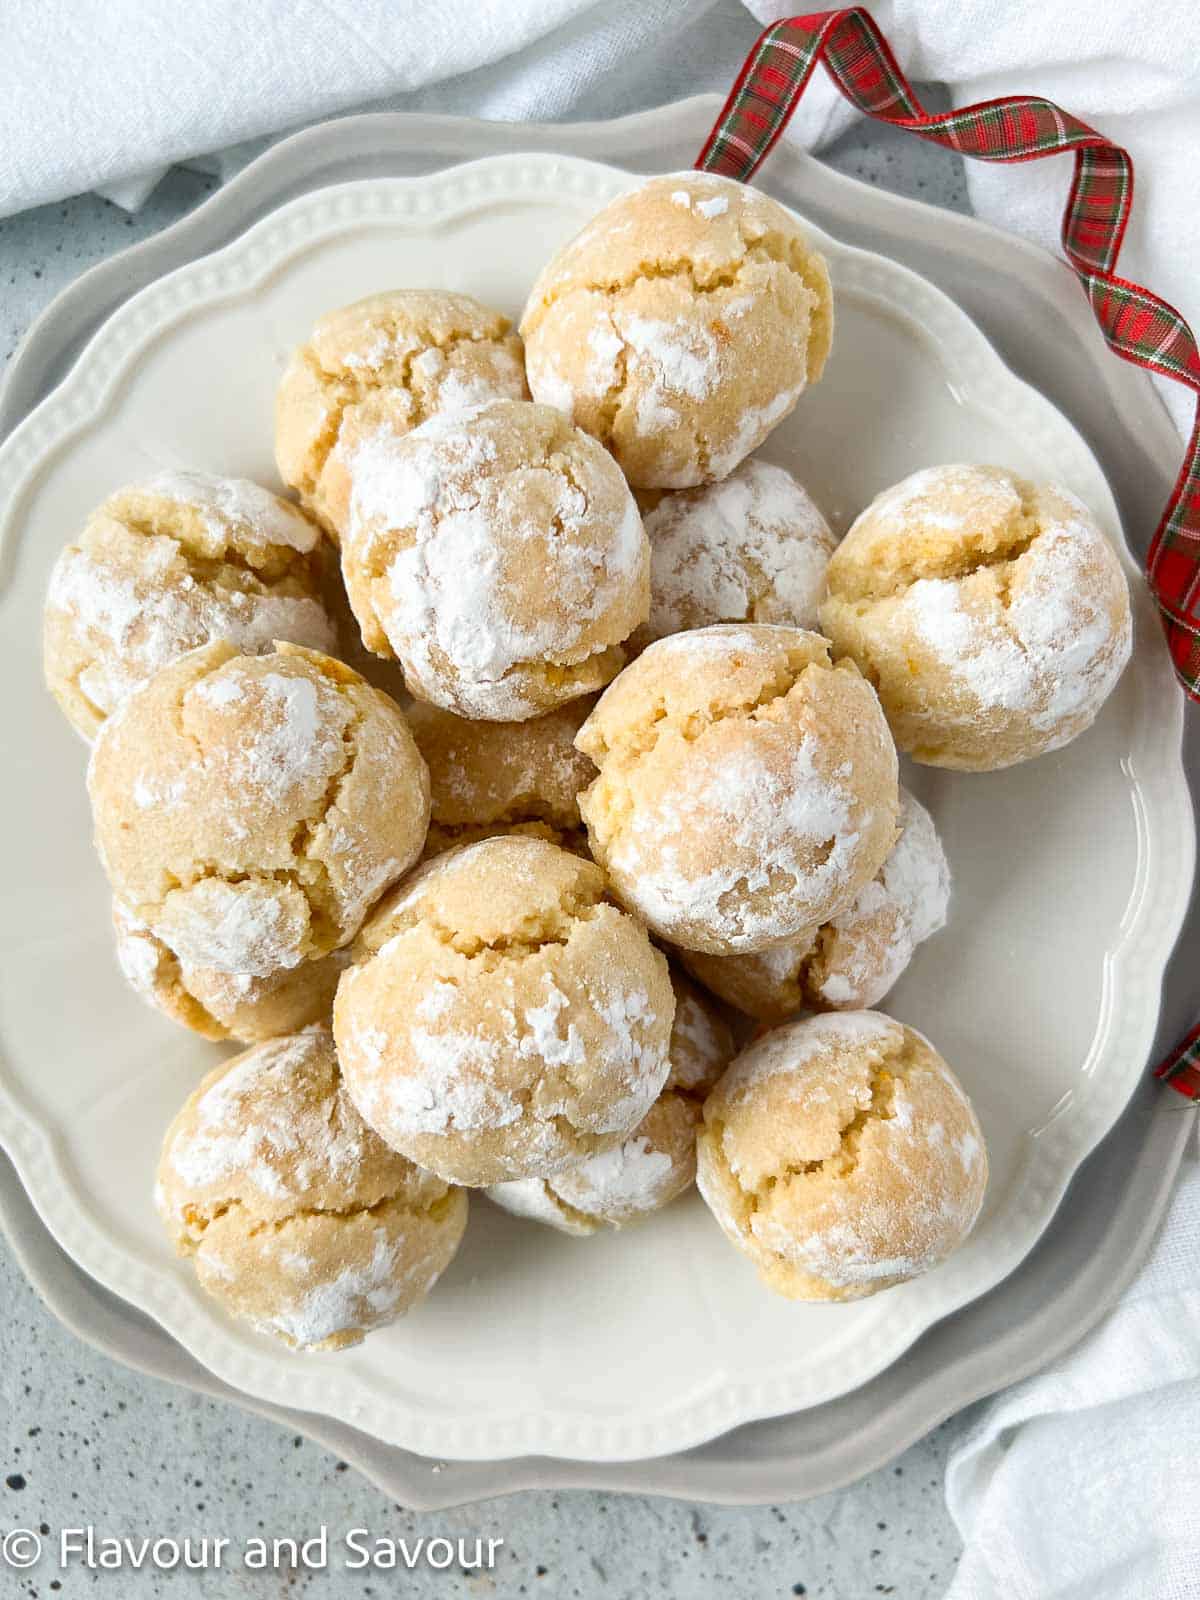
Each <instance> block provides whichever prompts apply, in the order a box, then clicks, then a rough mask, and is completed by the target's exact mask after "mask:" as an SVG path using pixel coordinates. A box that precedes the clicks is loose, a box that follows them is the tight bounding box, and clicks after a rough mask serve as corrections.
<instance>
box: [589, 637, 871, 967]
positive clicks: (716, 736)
mask: <svg viewBox="0 0 1200 1600" xmlns="http://www.w3.org/2000/svg"><path fill="white" fill-rule="evenodd" d="M577 743H578V745H579V748H580V749H581V750H583V751H584V752H585V753H586V754H587V755H589V756H591V758H592V760H593V761H594V762H595V763H596V765H597V767H598V768H599V776H598V777H597V778H596V780H595V782H594V783H592V784H591V785H590V787H589V788H588V789H586V790H585V791H584V792H583V794H582V795H581V796H580V810H581V812H582V814H583V818H584V821H585V822H586V824H587V829H588V837H589V839H590V842H591V846H592V853H593V855H594V856H595V857H596V859H597V861H599V862H600V863H601V864H602V865H603V867H604V869H605V871H606V872H607V873H608V875H609V878H610V880H611V881H612V883H613V885H614V887H615V889H616V892H617V893H618V894H619V896H620V897H621V899H622V901H623V902H624V903H625V904H627V905H628V906H630V907H631V908H632V909H634V910H636V911H637V913H638V914H639V916H641V917H642V918H643V920H644V921H645V922H646V923H647V925H648V926H649V927H650V928H651V929H652V930H653V931H654V932H655V933H656V934H658V935H659V936H660V937H661V938H664V939H667V940H669V941H670V942H671V943H672V944H675V945H678V946H680V947H682V948H684V949H692V950H702V951H707V952H709V953H711V954H722V955H724V954H732V953H734V952H740V951H752V950H763V949H769V948H770V947H771V946H772V945H776V944H781V943H783V942H785V941H786V940H789V939H795V938H797V937H798V936H799V935H801V934H802V933H804V932H806V931H808V930H809V929H811V928H813V927H814V926H816V925H818V924H819V923H821V922H822V921H824V920H826V918H827V917H828V916H830V915H831V914H832V913H833V911H834V910H835V909H837V907H839V906H841V905H844V904H846V903H847V902H849V901H850V900H852V899H853V897H854V895H855V894H857V892H858V890H859V889H860V888H861V887H862V886H863V885H864V884H865V883H866V882H868V881H869V880H870V878H872V877H873V876H874V874H875V873H876V872H877V871H878V869H879V867H880V866H881V865H882V863H883V860H884V858H885V857H886V855H887V853H888V851H889V850H890V849H891V846H892V843H893V840H894V838H895V819H896V812H897V806H898V784H897V763H896V752H895V747H894V745H893V743H892V739H891V735H890V733H889V732H888V729H887V724H886V723H885V721H884V719H883V714H882V712H881V711H880V708H879V703H878V701H877V699H876V697H875V694H874V691H873V690H872V689H871V687H870V685H869V684H867V683H866V682H865V681H864V679H863V678H862V677H861V676H860V675H859V673H858V671H857V669H856V668H855V667H854V666H853V665H852V664H851V663H849V662H845V663H843V662H839V663H837V664H836V665H834V664H833V663H832V662H831V660H830V655H829V646H828V643H827V641H826V640H824V639H822V638H820V636H819V635H817V634H813V633H806V632H804V631H802V630H800V629H796V628H785V627H773V626H768V625H761V624H760V625H757V626H744V627H743V626H733V625H721V626H716V627H711V628H701V629H697V630H696V631H694V632H692V633H686V634H676V635H673V636H672V637H670V638H667V639H660V640H659V641H658V642H657V643H656V644H653V645H651V646H650V647H649V648H648V649H647V650H646V651H645V652H644V653H643V654H642V655H641V656H640V657H639V658H638V659H637V660H636V661H635V662H633V663H632V664H631V665H630V666H629V667H627V668H626V670H625V671H624V672H623V673H622V674H621V676H620V677H619V678H618V679H617V680H616V682H615V683H614V684H613V685H612V686H611V687H610V688H609V689H608V690H607V692H606V693H605V694H604V695H603V696H602V697H601V699H600V701H599V703H598V704H597V706H596V709H595V710H594V711H593V712H592V715H591V716H590V717H589V718H588V720H587V722H586V723H585V724H584V725H583V727H582V729H581V730H580V733H579V737H578V740H577Z"/></svg>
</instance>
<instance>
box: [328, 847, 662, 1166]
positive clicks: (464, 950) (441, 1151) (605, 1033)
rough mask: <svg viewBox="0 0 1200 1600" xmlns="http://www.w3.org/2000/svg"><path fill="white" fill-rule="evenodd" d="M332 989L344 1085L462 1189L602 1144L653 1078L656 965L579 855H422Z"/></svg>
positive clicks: (623, 1126) (618, 1130)
mask: <svg viewBox="0 0 1200 1600" xmlns="http://www.w3.org/2000/svg"><path fill="white" fill-rule="evenodd" d="M354 954H355V957H356V964H355V965H354V966H353V967H352V968H351V969H350V970H349V971H348V972H347V973H346V974H345V976H344V977H343V978H342V980H341V983H340V984H339V986H338V992H337V998H336V1000H335V1003H334V1032H335V1035H336V1037H337V1041H338V1053H339V1056H340V1059H341V1061H342V1066H343V1070H344V1072H345V1074H346V1080H347V1083H348V1085H349V1088H350V1091H351V1093H352V1094H353V1096H354V1099H355V1103H356V1104H357V1105H358V1107H359V1109H360V1111H361V1112H362V1114H363V1116H364V1117H365V1118H366V1119H367V1121H368V1122H369V1123H370V1124H371V1126H372V1127H373V1128H375V1130H376V1131H377V1132H378V1133H379V1135H380V1136H381V1137H382V1138H383V1139H385V1140H387V1142H388V1143H389V1144H391V1145H392V1146H393V1147H394V1148H395V1149H397V1150H400V1151H402V1152H403V1153H404V1154H406V1155H407V1156H409V1158H410V1159H411V1160H414V1161H417V1162H419V1163H420V1164H421V1165H422V1166H425V1167H428V1168H429V1169H430V1170H431V1171H433V1172H438V1173H440V1174H441V1175H443V1176H444V1177H446V1178H448V1179H450V1180H451V1181H453V1182H458V1183H464V1184H467V1185H469V1186H473V1187H484V1186H486V1185H488V1184H492V1183H498V1182H502V1181H504V1180H507V1179H509V1178H518V1177H529V1176H547V1175H549V1174H551V1173H554V1172H558V1171H561V1170H563V1169H564V1168H565V1167H567V1166H569V1165H571V1164H572V1163H574V1162H578V1161H579V1160H581V1159H582V1158H583V1157H585V1156H587V1155H589V1154H592V1153H594V1152H597V1151H600V1150H605V1149H609V1148H612V1147H613V1146H614V1145H616V1144H618V1143H620V1142H621V1140H622V1139H623V1138H624V1137H625V1136H626V1135H627V1134H628V1133H629V1132H630V1131H631V1130H632V1129H633V1128H634V1127H636V1125H637V1124H638V1122H640V1120H641V1119H642V1117H643V1116H644V1115H645V1114H646V1112H647V1111H648V1110H649V1108H650V1105H651V1104H652V1102H653V1101H654V1099H655V1097H656V1096H657V1095H658V1093H659V1091H660V1090H661V1088H662V1087H663V1084H664V1082H665V1080H666V1077H667V1073H668V1071H669V1055H668V1043H669V1039H670V1032H671V1023H672V1017H673V1014H674V998H673V995H672V992H671V986H670V981H669V978H668V973H667V964H666V960H665V958H664V957H663V956H662V955H661V954H660V953H659V952H658V951H657V950H655V949H654V948H653V946H652V945H651V944H650V941H649V939H648V938H647V936H646V933H645V931H644V930H643V929H642V928H641V927H640V926H639V925H638V924H637V923H636V922H635V921H634V919H633V918H632V917H629V916H627V915H626V914H625V913H624V912H623V911H620V910H618V908H617V907H616V906H614V905H612V904H610V903H609V902H608V901H607V900H606V899H605V884H604V877H603V874H602V873H601V872H600V870H599V868H597V867H596V866H595V865H594V864H593V863H591V862H590V861H584V860H581V859H580V858H579V857H577V856H574V855H571V854H569V853H568V852H567V851H564V850H560V849H558V848H556V847H555V846H553V845H550V844H547V843H545V842H544V841H542V840H537V839H530V838H527V837H519V836H505V837H498V838H493V839H488V840H485V841H483V842H482V843H480V844H476V845H469V846H467V847H465V848H462V849H458V850H454V851H451V852H448V853H447V854H445V855H443V856H439V857H438V858H436V859H435V860H433V861H431V862H428V863H427V864H426V865H425V866H424V867H422V868H421V869H420V870H419V872H417V873H415V874H414V875H413V877H412V878H411V879H409V880H408V882H407V883H406V884H403V885H401V886H400V888H399V890H397V891H396V892H395V893H394V894H393V895H392V896H390V897H389V898H388V900H386V901H385V902H384V904H383V905H382V906H381V907H380V908H379V910H378V912H377V913H376V914H375V915H374V916H373V917H372V918H371V919H370V921H369V922H368V923H367V925H366V927H365V928H364V929H363V932H362V934H361V936H360V938H359V940H358V942H357V944H356V945H355V949H354Z"/></svg>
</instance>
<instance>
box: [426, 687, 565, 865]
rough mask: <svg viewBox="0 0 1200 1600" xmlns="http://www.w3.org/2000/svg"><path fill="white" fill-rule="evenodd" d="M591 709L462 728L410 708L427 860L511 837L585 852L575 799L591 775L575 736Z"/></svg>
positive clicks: (436, 713)
mask: <svg viewBox="0 0 1200 1600" xmlns="http://www.w3.org/2000/svg"><path fill="white" fill-rule="evenodd" d="M590 709H591V701H590V700H583V701H579V700H576V701H573V702H572V703H571V704H570V705H565V706H560V707H559V708H558V710H556V711H550V712H547V713H546V715H545V716H542V717H532V718H530V720H529V721H528V722H468V721H467V720H466V719H465V718H463V717H456V716H454V715H453V713H451V712H449V711H442V710H440V709H439V708H438V707H437V706H431V705H429V704H427V703H425V702H422V701H420V700H418V701H415V702H414V703H413V705H412V707H411V708H410V710H409V713H408V721H409V726H410V727H411V729H412V734H413V738H414V739H415V740H416V741H417V748H418V749H419V750H420V752H421V754H422V755H423V756H424V758H425V763H426V765H427V766H428V768H429V784H430V807H431V816H432V821H431V823H430V828H429V836H428V838H427V839H426V841H425V853H426V855H439V854H440V853H441V852H442V851H443V850H448V849H450V848H451V846H452V845H456V844H473V843H475V842H476V841H477V840H479V839H483V838H488V837H490V836H491V835H492V834H495V833H507V832H510V831H520V832H523V833H530V834H531V835H533V836H534V837H541V838H545V839H549V840H551V841H552V842H553V843H558V844H566V845H567V847H569V848H578V847H582V848H583V849H584V850H586V845H585V844H584V841H583V823H582V821H581V820H580V816H579V791H580V790H581V789H582V788H583V787H584V786H585V785H586V784H587V783H588V782H589V781H590V780H591V779H592V778H593V777H595V774H596V769H595V767H593V765H592V763H591V762H590V761H589V760H588V758H587V756H585V755H584V754H583V752H582V751H580V750H576V748H575V735H576V734H577V733H578V732H579V727H580V724H581V723H582V722H583V720H584V718H585V717H586V716H587V714H588V712H589V710H590Z"/></svg>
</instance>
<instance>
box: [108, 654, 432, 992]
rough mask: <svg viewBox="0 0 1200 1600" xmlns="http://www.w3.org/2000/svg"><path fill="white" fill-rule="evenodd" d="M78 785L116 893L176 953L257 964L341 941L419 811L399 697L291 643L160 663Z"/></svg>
mask: <svg viewBox="0 0 1200 1600" xmlns="http://www.w3.org/2000/svg"><path fill="white" fill-rule="evenodd" d="M88 791H89V793H90V795H91V800H92V811H93V815H94V817H95V823H96V843H97V846H98V848H99V850H100V856H101V860H102V862H103V863H104V867H105V870H106V871H107V873H108V876H109V881H110V882H111V884H112V887H113V890H114V892H115V894H116V895H117V898H118V899H119V900H121V902H122V903H123V904H124V905H125V906H127V907H128V908H129V910H130V911H131V912H132V913H133V915H134V916H135V917H136V918H137V919H138V920H139V921H140V922H143V923H145V924H146V925H147V926H148V927H149V928H151V929H152V930H153V932H154V933H155V935H156V936H157V937H158V938H159V939H161V940H162V941H163V943H164V944H166V945H167V946H168V948H169V949H171V950H172V951H174V953H175V954H176V955H177V956H178V957H179V959H180V960H181V961H182V962H185V963H187V964H188V965H189V966H191V967H214V968H216V969H217V970H218V971H221V972H229V973H241V974H246V975H249V976H251V977H257V978H270V977H272V976H273V975H274V974H276V973H278V972H280V971H281V970H283V969H284V968H290V967H298V966H299V965H300V964H301V963H302V962H305V961H309V960H311V959H313V958H314V957H318V956H323V955H327V954H328V953H329V952H330V951H331V950H334V949H336V948H337V947H338V946H340V945H343V944H346V943H348V942H349V940H350V939H352V938H353V937H354V935H355V934H356V933H357V932H358V929H359V927H360V926H361V924H362V921H363V919H364V917H365V916H366V914H367V912H368V911H369V910H370V908H371V906H372V905H373V904H374V903H375V901H376V900H377V899H378V898H379V896H380V895H381V894H382V893H383V891H384V890H385V889H386V888H387V887H388V885H389V884H391V883H393V882H395V880H396V879H397V878H399V877H400V876H401V874H402V873H404V872H405V871H406V870H407V869H408V867H409V866H411V865H412V863H413V862H414V861H415V860H416V858H417V856H418V855H419V854H420V851H421V846H422V845H423V844H424V842H425V829H426V827H427V825H428V821H429V774H428V772H427V771H426V769H425V763H424V762H423V761H422V760H421V757H420V754H419V753H418V751H417V748H416V746H415V745H414V743H413V740H412V735H411V734H410V733H409V731H408V725H407V723H406V722H405V720H404V716H403V714H402V712H401V711H400V710H399V708H398V707H397V706H396V705H394V704H393V703H392V701H390V700H389V699H388V698H387V696H386V695H384V694H381V693H380V692H379V690H377V689H373V688H371V686H370V685H369V684H368V683H366V682H364V680H363V679H362V678H360V677H359V676H358V674H357V673H355V672H352V671H351V670H350V668H349V667H347V666H344V665H343V664H342V662H340V661H334V660H333V659H332V658H331V657H329V656H324V655H320V654H318V653H317V652H316V651H314V650H301V649H299V648H297V647H295V646H292V645H279V646H277V647H276V649H275V650H274V651H273V652H272V653H271V654H268V655H260V656H241V655H239V654H238V653H237V651H236V650H234V649H233V647H232V646H231V645H227V644H213V645H208V646H206V647H205V648H204V649H201V650H193V651H192V652H191V653H190V654H189V655H186V656H184V657H182V658H181V659H180V660H179V661H176V662H175V663H173V664H172V665H171V666H169V667H164V668H163V670H162V671H161V672H159V673H158V674H157V675H156V676H155V677H154V678H153V679H151V681H150V683H148V684H147V685H146V687H145V688H144V689H141V690H139V691H138V692H137V694H135V695H133V696H131V698H130V699H129V700H127V701H126V702H125V704H124V706H123V707H122V708H121V710H120V711H119V712H117V713H116V715H115V716H114V717H111V718H110V719H109V720H108V722H107V723H106V724H105V726H104V728H103V729H102V730H101V733H100V735H99V737H98V738H97V740H96V744H95V748H94V749H93V752H92V761H91V767H90V769H89V773H88Z"/></svg>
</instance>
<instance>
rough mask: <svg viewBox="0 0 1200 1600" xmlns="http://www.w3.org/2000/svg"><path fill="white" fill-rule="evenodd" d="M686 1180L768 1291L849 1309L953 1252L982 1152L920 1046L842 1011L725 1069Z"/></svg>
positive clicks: (982, 1175)
mask: <svg viewBox="0 0 1200 1600" xmlns="http://www.w3.org/2000/svg"><path fill="white" fill-rule="evenodd" d="M697 1181H698V1183H699V1186H700V1192H701V1194H702V1195H703V1196H704V1198H705V1200H706V1201H707V1203H708V1206H709V1209H710V1210H711V1211H712V1213H713V1215H714V1217H715V1218H716V1220H717V1222H718V1223H719V1224H720V1226H721V1228H722V1229H723V1231H724V1232H725V1234H726V1235H727V1236H728V1238H729V1239H730V1240H731V1241H732V1242H733V1243H734V1244H735V1245H737V1247H738V1248H739V1249H740V1250H742V1251H743V1252H744V1253H745V1254H746V1255H748V1256H749V1257H750V1259H751V1260H752V1261H753V1262H754V1264H755V1265H756V1266H757V1268H758V1270H759V1274H760V1276H761V1277H762V1279H763V1281H764V1283H766V1284H767V1286H768V1287H769V1288H771V1289H773V1290H774V1291H775V1292H776V1293H777V1294H782V1295H785V1296H787V1297H788V1298H790V1299H797V1300H856V1299H861V1298H862V1297H863V1296H865V1295H870V1294H874V1293H876V1292H877V1291H878V1290H880V1289H886V1288H888V1287H890V1286H891V1285H892V1284H896V1283H901V1282H903V1281H904V1280H905V1279H908V1278H913V1277H916V1276H918V1275H919V1274H920V1273H923V1272H927V1271H928V1270H929V1269H930V1268H931V1267H934V1266H936V1265H937V1264H938V1263H939V1262H941V1261H943V1260H945V1259H946V1257H947V1256H949V1255H950V1254H951V1253H952V1252H953V1251H954V1250H956V1249H957V1248H958V1246H959V1245H960V1244H961V1243H962V1242H963V1240H964V1239H965V1238H966V1236H967V1235H968V1233H969V1232H970V1231H971V1228H972V1227H973V1226H974V1224H975V1220H976V1218H977V1217H978V1215H979V1210H980V1207H981V1206H982V1204H983V1196H984V1190H985V1188H986V1186H987V1155H986V1152H985V1150H984V1144H983V1135H982V1132H981V1131H980V1128H979V1123H978V1120H977V1119H976V1116H975V1113H974V1111H973V1110H972V1108H971V1104H970V1102H969V1100H968V1099H967V1097H966V1095H965V1093H964V1092H963V1090H962V1088H961V1086H960V1085H959V1083H958V1080H957V1079H956V1078H955V1076H954V1074H953V1073H952V1072H951V1071H950V1069H949V1067H948V1066H947V1065H946V1063H945V1062H944V1061H943V1060H942V1058H941V1056H939V1055H938V1053H937V1052H936V1050H934V1049H933V1047H932V1046H931V1045H930V1044H929V1042H928V1040H926V1039H924V1038H922V1036H921V1035H920V1034H918V1033H916V1032H915V1031H914V1030H913V1029H911V1028H906V1027H905V1026H904V1025H903V1024H902V1023H898V1022H894V1021H892V1019H891V1018H890V1017H885V1016H883V1015H882V1014H881V1013H879V1012H876V1011H847V1012H840V1013H837V1014H834V1015H829V1016H822V1017H811V1018H809V1019H807V1020H806V1021H801V1022H793V1023H790V1024H788V1025H787V1026H786V1027H782V1028H776V1029H774V1030H773V1031H772V1032H771V1033H768V1034H766V1035H765V1036H764V1037H763V1038H762V1039H760V1040H759V1041H758V1042H757V1043H756V1044H754V1045H752V1046H751V1047H750V1048H749V1049H747V1050H745V1051H743V1052H742V1054H741V1055H740V1056H739V1057H738V1058H737V1059H736V1060H735V1061H734V1063H733V1065H732V1066H731V1067H730V1068H729V1070H728V1072H727V1073H726V1074H725V1076H724V1077H723V1078H722V1079H721V1081H720V1083H719V1084H718V1085H717V1087H716V1089H714V1091H713V1092H712V1094H711V1095H710V1096H709V1098H708V1100H707V1101H706V1103H705V1107H704V1127H703V1128H702V1130H701V1132H700V1136H699V1141H698V1172H697Z"/></svg>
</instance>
